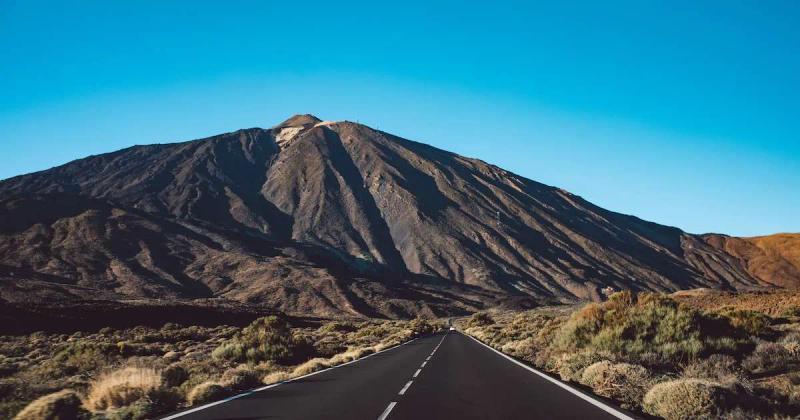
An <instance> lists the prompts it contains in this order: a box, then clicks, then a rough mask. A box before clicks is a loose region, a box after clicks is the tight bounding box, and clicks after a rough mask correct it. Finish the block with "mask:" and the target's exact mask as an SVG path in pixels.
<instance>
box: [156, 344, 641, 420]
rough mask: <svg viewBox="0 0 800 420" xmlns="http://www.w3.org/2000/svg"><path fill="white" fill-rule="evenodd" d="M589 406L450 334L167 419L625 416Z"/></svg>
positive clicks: (574, 394)
mask: <svg viewBox="0 0 800 420" xmlns="http://www.w3.org/2000/svg"><path fill="white" fill-rule="evenodd" d="M556 382H557V381H556ZM592 401H595V403H592ZM596 401H597V400H595V399H593V398H591V397H588V396H586V395H585V394H584V393H582V392H580V391H574V390H573V391H570V390H569V389H565V388H564V387H562V386H559V385H557V384H556V383H554V382H553V381H552V380H548V379H547V378H545V377H543V376H540V375H537V374H536V373H533V372H532V371H530V370H529V369H528V368H525V367H522V366H520V365H519V364H517V363H515V362H513V361H511V360H509V359H508V358H507V357H505V356H503V355H500V354H498V353H497V352H495V351H493V350H492V349H490V348H488V347H486V346H484V345H482V344H480V343H478V342H477V341H475V340H473V339H472V338H469V337H467V336H465V335H463V334H461V333H459V332H455V331H450V332H448V333H440V334H436V335H433V336H430V337H425V338H421V339H417V340H414V341H412V342H410V343H407V344H404V345H402V346H400V347H396V348H394V349H391V350H388V351H385V352H382V353H378V354H375V355H372V356H370V357H367V358H365V359H362V360H359V361H357V362H354V363H351V364H348V365H346V366H341V367H337V368H333V369H329V370H326V371H324V372H321V373H317V374H315V375H312V376H308V377H305V378H302V379H297V380H295V381H292V382H288V383H284V384H281V385H278V386H275V387H272V388H269V389H265V390H262V391H257V392H254V393H251V394H249V395H246V396H242V397H239V398H236V399H233V400H231V401H227V402H224V403H221V404H217V405H214V406H211V407H208V408H204V409H200V410H197V411H193V412H187V413H185V414H183V413H178V414H177V415H173V416H171V417H168V418H170V419H172V418H180V419H182V420H199V419H236V420H254V419H370V420H374V419H391V420H396V419H613V418H627V417H625V416H626V414H624V413H623V412H621V411H618V409H616V408H613V407H610V406H608V405H607V404H605V403H601V402H596Z"/></svg>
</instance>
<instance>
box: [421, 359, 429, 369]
mask: <svg viewBox="0 0 800 420" xmlns="http://www.w3.org/2000/svg"><path fill="white" fill-rule="evenodd" d="M427 363H428V361H427V360H426V361H424V362H422V366H420V367H419V368H420V369H422V368H424V367H425V364H427Z"/></svg>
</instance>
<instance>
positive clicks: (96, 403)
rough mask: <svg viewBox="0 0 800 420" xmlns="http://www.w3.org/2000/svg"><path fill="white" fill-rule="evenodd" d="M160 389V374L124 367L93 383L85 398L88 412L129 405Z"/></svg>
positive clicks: (152, 370) (150, 369)
mask: <svg viewBox="0 0 800 420" xmlns="http://www.w3.org/2000/svg"><path fill="white" fill-rule="evenodd" d="M160 387H161V374H160V372H158V371H156V370H155V369H152V368H140V367H126V368H124V369H121V370H117V371H114V372H109V373H106V374H103V375H101V376H100V377H99V378H98V379H97V380H95V381H93V382H92V383H91V385H90V387H89V393H88V395H87V397H86V401H85V403H86V406H87V407H88V408H89V409H90V410H94V411H100V410H107V409H110V408H111V409H113V408H120V407H124V406H127V405H130V404H132V403H134V402H136V401H138V400H140V399H142V398H144V397H145V396H147V395H148V394H151V393H152V392H154V391H157V390H159V388H160Z"/></svg>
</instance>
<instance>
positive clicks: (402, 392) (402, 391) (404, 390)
mask: <svg viewBox="0 0 800 420" xmlns="http://www.w3.org/2000/svg"><path fill="white" fill-rule="evenodd" d="M412 383H414V381H408V383H407V384H406V386H404V387H403V389H401V390H400V392H398V393H397V394H398V395H403V394H405V393H406V391H408V388H409V387H410V386H411V384H412Z"/></svg>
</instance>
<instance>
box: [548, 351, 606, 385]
mask: <svg viewBox="0 0 800 420" xmlns="http://www.w3.org/2000/svg"><path fill="white" fill-rule="evenodd" d="M606 359H609V355H608V354H604V353H598V352H594V351H582V352H577V353H565V354H561V355H559V356H558V357H557V358H556V359H555V363H554V366H553V367H554V370H555V371H556V372H558V376H560V377H561V380H564V381H572V382H578V381H580V379H581V377H582V376H583V370H584V369H586V368H587V367H589V366H590V365H592V364H594V363H597V362H600V361H603V360H606Z"/></svg>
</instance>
